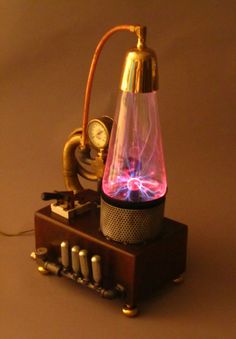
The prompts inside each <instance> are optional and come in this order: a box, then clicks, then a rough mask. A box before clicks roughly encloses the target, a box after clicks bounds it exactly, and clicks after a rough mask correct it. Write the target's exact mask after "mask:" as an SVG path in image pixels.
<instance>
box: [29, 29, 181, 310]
mask: <svg viewBox="0 0 236 339" xmlns="http://www.w3.org/2000/svg"><path fill="white" fill-rule="evenodd" d="M122 30H127V31H130V32H133V33H135V34H136V36H137V44H136V47H135V48H132V49H130V50H129V51H128V52H127V54H126V58H125V62H124V67H123V72H122V77H121V85H120V93H119V97H118V101H117V109H116V113H115V117H114V121H113V119H112V118H110V117H108V116H103V117H101V118H97V119H92V120H90V121H88V112H89V103H90V95H91V89H92V81H93V77H94V72H95V68H96V64H97V61H98V58H99V55H100V53H101V50H102V48H103V46H104V44H105V43H106V41H107V40H108V38H110V36H111V35H113V34H114V33H115V32H118V31H122ZM157 89H158V74H157V60H156V55H155V53H154V51H153V50H151V49H149V48H148V47H147V46H146V28H145V27H143V26H139V25H137V26H133V25H122V26H116V27H114V28H112V29H111V30H110V31H108V32H107V33H106V34H105V35H104V36H103V38H102V39H101V40H100V42H99V44H98V45H97V48H96V50H95V53H94V56H93V59H92V63H91V67H90V71H89V76H88V81H87V86H86V92H85V100H84V110H83V126H82V128H78V129H76V130H75V131H73V132H72V133H71V135H70V136H69V138H68V141H67V142H66V144H65V147H64V151H63V171H64V178H65V185H66V191H63V192H53V193H47V192H45V193H43V195H42V198H43V199H44V200H50V199H54V200H56V202H54V203H52V204H51V205H50V206H48V207H45V208H43V209H41V210H39V211H38V212H36V215H35V230H36V251H35V252H33V254H32V257H33V258H35V259H36V260H37V263H38V268H39V271H40V272H41V273H50V272H51V273H54V274H56V275H59V276H65V277H67V278H70V279H73V280H74V281H76V282H77V283H80V284H82V285H85V286H87V287H90V288H91V289H93V290H94V291H97V292H98V293H99V294H101V295H102V296H104V297H107V298H113V297H115V296H122V297H123V298H124V299H125V306H124V307H123V313H124V314H125V315H127V316H135V315H136V314H137V312H138V309H137V302H138V301H139V299H142V298H145V297H146V296H147V295H148V294H150V293H152V291H154V290H155V289H156V288H158V287H160V286H161V285H163V284H164V283H166V282H168V281H169V280H174V281H175V282H179V281H180V278H179V277H180V276H181V274H182V273H183V272H184V271H185V264H186V244H187V226H186V225H183V224H181V223H178V222H176V221H173V220H170V219H168V218H165V217H164V204H165V196H166V191H167V180H166V171H165V162H164V156H163V149H162V140H161V131H160V124H159V116H158V107H157V99H156V92H157ZM80 176H82V177H83V178H86V179H88V180H93V181H96V182H97V191H93V190H90V189H84V188H83V187H82V185H81V183H80V180H79V177H80Z"/></svg>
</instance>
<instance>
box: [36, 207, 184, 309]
mask: <svg viewBox="0 0 236 339" xmlns="http://www.w3.org/2000/svg"><path fill="white" fill-rule="evenodd" d="M99 214H100V211H99V209H93V210H90V211H88V212H86V213H84V214H82V215H80V216H77V217H76V218H75V219H74V220H73V221H68V220H66V219H64V218H63V217H60V216H58V215H56V214H54V213H52V212H51V210H50V206H47V207H45V208H43V209H41V210H39V211H38V212H36V214H35V236H36V239H35V240H36V248H39V247H46V248H47V249H48V253H49V254H48V260H50V261H53V262H58V260H59V257H60V244H61V242H62V241H68V242H69V246H70V247H72V246H74V245H78V246H79V247H80V249H86V250H88V252H89V255H90V256H93V255H95V254H98V255H100V256H101V258H102V287H103V288H105V289H112V288H114V286H116V285H117V284H120V285H122V286H123V287H124V288H125V291H126V295H125V303H126V304H127V305H129V307H130V308H135V307H136V305H137V303H138V301H139V300H140V299H142V298H145V297H147V296H148V295H150V294H152V293H153V292H154V291H155V290H156V289H157V288H159V287H160V286H161V285H163V284H165V283H166V282H168V281H172V280H174V279H176V278H178V277H179V276H180V275H181V274H182V273H183V272H184V271H185V267H186V248H187V226H186V225H184V224H181V223H179V222H176V221H173V220H170V219H168V218H164V220H163V227H162V231H161V233H160V234H159V236H158V237H157V238H156V239H155V240H152V241H150V242H147V243H145V244H141V245H140V244H139V245H124V244H120V243H116V242H114V241H111V240H107V239H106V238H105V237H104V236H103V235H102V233H101V232H100V231H99V220H100V216H99Z"/></svg>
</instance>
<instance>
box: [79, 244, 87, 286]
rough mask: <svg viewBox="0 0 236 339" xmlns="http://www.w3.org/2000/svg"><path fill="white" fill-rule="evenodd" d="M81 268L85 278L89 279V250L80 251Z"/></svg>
mask: <svg viewBox="0 0 236 339" xmlns="http://www.w3.org/2000/svg"><path fill="white" fill-rule="evenodd" d="M79 260H80V269H81V273H82V275H83V278H84V280H86V281H89V264H88V251H87V250H81V251H80V252H79Z"/></svg>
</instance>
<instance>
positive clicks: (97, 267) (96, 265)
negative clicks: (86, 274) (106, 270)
mask: <svg viewBox="0 0 236 339" xmlns="http://www.w3.org/2000/svg"><path fill="white" fill-rule="evenodd" d="M91 262H92V273H93V280H94V282H95V285H96V286H99V285H100V283H101V280H102V270H101V257H100V255H94V256H93V257H92V258H91Z"/></svg>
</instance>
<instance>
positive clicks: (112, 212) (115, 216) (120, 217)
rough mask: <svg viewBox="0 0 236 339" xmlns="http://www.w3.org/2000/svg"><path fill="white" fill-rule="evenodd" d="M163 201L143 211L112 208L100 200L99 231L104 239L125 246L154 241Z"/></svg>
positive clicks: (159, 224) (159, 225)
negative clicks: (124, 244) (125, 244)
mask: <svg viewBox="0 0 236 339" xmlns="http://www.w3.org/2000/svg"><path fill="white" fill-rule="evenodd" d="M163 215H164V201H163V202H162V203H161V204H158V205H155V206H152V207H148V208H144V209H126V208H120V207H116V206H113V205H111V204H109V203H107V202H106V201H104V200H103V199H102V198H101V219H100V226H101V231H102V233H103V234H104V235H105V237H107V238H110V239H112V240H114V241H118V242H121V243H127V244H136V243H141V242H144V241H146V240H150V239H154V238H156V236H157V235H158V233H159V232H160V230H161V226H162V220H163Z"/></svg>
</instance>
